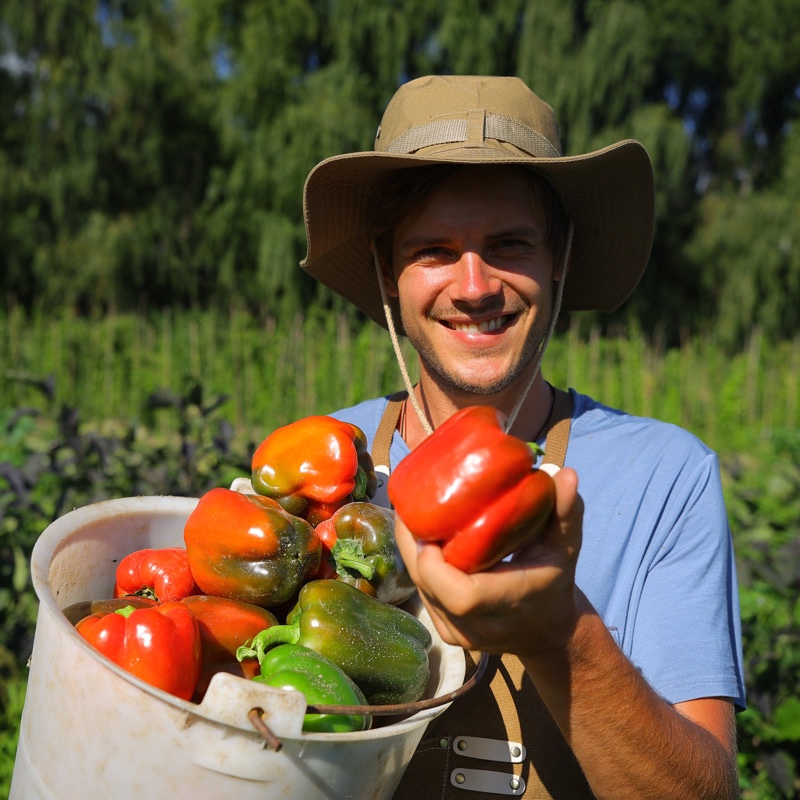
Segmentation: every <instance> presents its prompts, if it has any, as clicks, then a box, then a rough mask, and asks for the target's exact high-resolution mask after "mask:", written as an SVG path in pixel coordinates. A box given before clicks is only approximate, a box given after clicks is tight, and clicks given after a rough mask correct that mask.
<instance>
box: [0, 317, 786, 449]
mask: <svg viewBox="0 0 800 800" xmlns="http://www.w3.org/2000/svg"><path fill="white" fill-rule="evenodd" d="M404 350H405V353H406V355H407V358H408V361H409V364H410V365H411V366H412V376H413V354H412V352H411V350H410V349H409V348H408V346H407V343H404ZM0 364H2V365H3V377H4V378H5V379H6V380H4V381H3V382H2V383H0V408H3V407H5V408H22V407H34V408H37V407H39V408H44V407H45V405H46V402H45V399H44V396H43V395H42V394H41V392H40V391H39V390H38V389H37V388H35V387H36V386H37V381H42V380H44V379H46V378H48V376H52V387H53V391H54V392H55V395H56V399H57V401H58V402H60V403H63V404H65V405H67V406H70V407H75V408H78V409H80V410H81V414H82V415H83V418H84V419H91V420H95V421H97V422H103V421H110V420H131V419H139V418H142V419H143V420H144V421H145V422H147V423H148V424H152V425H155V426H156V427H157V426H158V417H157V414H154V415H152V416H150V415H148V413H147V410H146V409H147V401H148V397H150V396H151V395H152V394H153V393H154V392H157V391H162V392H163V391H168V392H171V393H173V394H174V395H175V396H178V397H183V396H186V394H187V392H188V391H190V389H191V388H192V387H194V386H196V385H200V386H202V390H203V396H204V398H205V400H204V402H206V403H211V402H212V401H213V400H214V399H215V398H217V397H219V396H222V395H224V396H226V397H227V401H226V405H225V407H224V409H223V415H224V416H225V417H226V418H227V419H228V420H229V421H230V423H231V424H232V425H233V426H234V427H235V428H236V429H237V430H240V431H243V432H244V431H248V432H251V434H252V435H253V436H258V435H262V434H263V435H265V434H266V433H267V432H268V431H269V430H271V429H272V428H274V427H277V426H278V425H281V424H285V423H287V422H290V421H292V420H293V419H297V418H299V417H301V416H306V415H308V414H317V413H327V412H330V411H333V410H335V409H337V408H342V407H345V406H348V405H351V404H354V403H357V402H358V401H360V400H362V399H364V398H367V397H372V396H376V395H379V394H384V393H388V392H390V391H394V390H396V389H397V388H400V387H401V386H402V381H401V377H400V371H399V369H398V367H397V364H396V361H395V358H394V354H393V353H392V351H391V345H390V342H389V337H388V335H387V334H386V332H385V331H383V330H381V329H380V328H378V327H377V326H375V325H372V324H364V325H359V324H353V323H352V322H351V321H348V320H347V319H346V318H345V317H343V316H341V315H334V314H327V315H324V314H321V313H311V314H309V315H308V316H306V317H301V316H299V315H298V316H294V317H291V318H288V319H286V320H283V321H281V322H279V323H273V324H271V325H265V326H259V325H258V324H256V323H255V322H254V321H253V319H252V318H251V317H249V316H248V315H246V314H244V313H240V312H232V313H230V314H227V315H224V314H219V313H213V312H205V313H191V312H182V313H171V312H165V313H162V314H160V315H157V316H149V317H146V318H145V317H142V316H136V315H109V316H107V317H104V318H102V319H94V320H88V319H85V318H80V317H72V316H68V315H63V316H58V317H48V316H44V315H40V316H37V317H34V318H33V319H25V318H24V317H23V316H22V315H21V314H18V313H16V312H13V311H12V312H11V313H9V314H7V315H6V316H5V317H2V318H0ZM543 372H544V374H545V375H546V377H548V379H549V380H551V381H552V382H553V383H555V384H557V385H559V386H565V387H566V386H573V387H575V388H577V389H579V390H580V391H583V392H586V393H587V394H590V395H592V396H594V397H596V398H598V399H600V400H602V401H603V402H605V403H607V404H609V405H612V406H617V407H621V408H624V409H626V410H628V411H630V412H632V413H636V414H643V415H646V416H654V417H658V418H660V419H664V420H667V421H670V422H675V423H676V424H679V425H681V426H683V427H685V428H688V429H689V430H691V431H693V432H694V433H696V434H697V435H698V436H700V437H701V438H702V439H704V440H705V441H706V442H707V443H708V444H709V445H710V446H711V447H713V448H714V449H716V450H718V451H719V452H721V453H725V452H730V451H732V450H736V449H747V450H753V449H754V448H759V447H761V446H762V445H764V446H770V445H771V444H773V443H774V441H775V439H776V438H781V437H786V436H789V437H792V436H797V431H798V429H799V428H800V397H798V393H799V391H800V390H799V389H798V386H799V385H800V382H798V380H797V375H798V374H800V336H799V337H796V338H795V339H794V340H793V341H787V342H782V343H779V344H777V345H767V344H766V343H765V342H764V341H763V339H762V337H761V335H760V334H759V332H758V331H756V332H754V334H753V336H752V337H751V340H750V342H749V344H748V346H747V347H746V348H745V349H744V350H743V351H742V352H740V353H737V354H734V355H732V356H731V355H728V354H724V353H722V352H721V351H720V350H719V349H718V348H716V347H715V346H714V345H713V343H710V342H707V341H704V340H688V341H686V342H685V343H684V344H683V345H682V346H681V347H680V348H675V349H665V348H664V347H662V346H661V345H660V344H659V342H658V341H654V340H652V339H648V338H647V337H645V336H644V335H643V334H642V333H641V332H638V331H628V332H625V334H624V335H621V336H616V337H613V338H604V337H601V336H600V335H599V333H598V331H597V330H596V329H590V330H588V331H584V330H583V329H582V328H581V326H580V325H579V324H577V323H573V324H572V325H570V327H569V328H568V329H567V330H566V331H564V332H562V333H560V334H559V335H557V336H556V337H555V338H554V340H553V341H552V342H551V343H550V346H549V348H548V352H547V355H546V358H545V362H544V365H543Z"/></svg>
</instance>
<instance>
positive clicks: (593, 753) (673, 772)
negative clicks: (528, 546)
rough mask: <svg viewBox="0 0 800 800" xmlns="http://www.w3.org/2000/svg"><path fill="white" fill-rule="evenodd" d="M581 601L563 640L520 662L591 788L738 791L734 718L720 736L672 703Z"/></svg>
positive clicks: (658, 794)
mask: <svg viewBox="0 0 800 800" xmlns="http://www.w3.org/2000/svg"><path fill="white" fill-rule="evenodd" d="M580 602H581V603H583V604H584V608H583V609H582V613H581V614H580V616H579V619H578V622H577V624H576V627H575V630H574V632H573V635H572V636H571V638H570V640H569V642H568V644H567V646H566V648H564V649H563V650H559V651H553V652H551V653H547V654H544V655H542V654H538V655H536V656H531V657H524V658H523V663H524V664H525V667H526V669H527V671H528V673H529V674H530V675H531V678H532V679H533V681H534V683H535V684H536V687H537V689H538V691H539V693H540V694H541V696H542V698H543V700H544V701H545V703H546V704H547V706H548V708H549V709H550V713H551V714H552V715H553V717H554V719H555V721H556V723H557V724H558V725H559V727H560V728H561V730H562V732H563V734H564V736H565V738H566V739H567V742H569V744H570V746H571V747H572V750H573V752H574V753H575V755H576V757H577V759H578V761H579V762H580V764H581V766H582V768H583V770H584V773H585V775H586V778H587V780H588V781H589V784H590V785H591V787H592V790H593V791H594V793H595V795H596V796H597V797H598V798H613V800H625V799H626V798H636V800H642V798H648V797H652V798H660V799H661V798H681V800H686V798H714V800H727V798H730V799H731V800H734V798H737V797H738V796H739V789H738V777H737V766H736V757H735V735H734V731H733V729H732V726H733V723H732V722H731V723H730V727H731V730H730V736H729V737H727V738H729V739H730V740H729V741H726V742H725V743H723V741H721V739H726V735H725V733H724V731H723V732H721V733H719V734H718V735H714V734H712V733H711V732H710V731H709V730H706V729H705V728H704V727H703V726H702V725H700V724H698V723H697V722H695V721H693V720H691V719H688V718H687V717H686V716H684V715H683V714H681V713H679V712H678V711H676V710H675V709H674V708H673V707H672V706H670V705H669V704H668V703H666V702H665V701H664V700H663V699H661V698H660V697H659V696H658V695H657V694H656V693H655V692H654V691H653V690H652V688H651V687H650V686H649V685H648V684H647V682H646V681H645V680H644V679H643V678H642V676H641V675H640V673H639V672H638V670H637V669H636V668H635V667H634V666H633V665H632V664H631V663H630V662H629V661H628V660H627V659H626V658H625V656H624V654H623V653H622V652H621V651H620V650H619V648H618V647H617V645H616V643H615V642H614V640H613V639H612V638H611V635H610V634H609V633H608V631H607V630H606V628H605V625H604V624H603V622H602V620H601V619H600V617H599V616H598V615H597V614H596V613H595V612H594V610H593V609H591V607H590V606H589V603H588V602H587V601H586V600H585V599H584V598H582V597H581V600H580ZM722 727H723V729H724V728H725V725H723V726H722ZM718 736H719V737H720V738H718Z"/></svg>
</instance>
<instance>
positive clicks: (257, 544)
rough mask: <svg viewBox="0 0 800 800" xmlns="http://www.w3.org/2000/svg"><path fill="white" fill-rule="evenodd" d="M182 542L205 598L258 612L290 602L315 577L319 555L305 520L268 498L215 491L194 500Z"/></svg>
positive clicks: (313, 534) (320, 547)
mask: <svg viewBox="0 0 800 800" xmlns="http://www.w3.org/2000/svg"><path fill="white" fill-rule="evenodd" d="M183 538H184V542H185V544H186V552H187V553H188V556H189V564H190V566H191V569H192V575H194V579H195V581H196V582H197V585H198V586H199V587H200V588H201V589H202V591H203V592H204V593H205V594H211V595H218V596H220V597H229V598H232V599H233V600H242V601H244V602H246V603H253V604H254V605H257V606H263V607H264V608H271V607H274V606H278V605H280V604H281V603H284V602H286V601H288V600H291V599H293V598H294V597H295V595H296V594H297V592H298V590H299V589H300V586H302V584H303V583H304V582H305V581H306V580H308V579H309V578H311V576H313V575H314V574H316V572H317V570H318V569H319V565H320V557H321V552H322V545H321V543H320V540H319V537H318V536H317V535H316V534H315V533H314V529H313V528H312V527H311V525H310V524H309V523H308V522H307V521H306V520H304V519H301V518H300V517H296V516H294V515H293V514H289V513H287V512H286V511H284V510H283V508H281V506H280V505H279V504H278V503H277V502H276V501H274V500H272V499H270V498H268V497H261V496H260V495H249V494H242V493H241V492H235V491H232V490H231V489H224V488H221V487H220V488H216V489H211V491H209V492H206V494H204V495H203V496H202V497H201V498H200V501H199V502H198V504H197V506H196V507H195V509H194V510H193V511H192V513H191V514H190V515H189V518H188V519H187V520H186V524H185V526H184V530H183Z"/></svg>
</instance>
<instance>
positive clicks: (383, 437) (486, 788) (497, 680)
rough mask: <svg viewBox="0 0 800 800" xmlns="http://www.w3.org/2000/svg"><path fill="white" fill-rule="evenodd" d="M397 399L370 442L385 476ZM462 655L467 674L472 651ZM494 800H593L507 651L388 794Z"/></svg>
mask: <svg viewBox="0 0 800 800" xmlns="http://www.w3.org/2000/svg"><path fill="white" fill-rule="evenodd" d="M554 391H555V399H554V402H553V408H552V410H551V412H550V418H549V419H548V421H547V439H546V442H545V455H544V458H543V462H545V463H551V464H555V465H557V466H559V467H561V466H563V464H564V456H565V454H566V450H567V443H568V441H569V429H570V420H571V417H572V398H571V396H570V395H569V393H568V392H564V391H562V390H560V389H555V390H554ZM405 397H406V392H399V393H397V394H395V395H392V396H391V397H390V398H389V404H388V405H387V407H386V410H385V412H384V414H383V418H382V419H381V423H380V425H379V426H378V431H377V432H376V434H375V439H374V441H373V446H372V460H373V461H374V463H375V465H376V467H378V468H385V472H386V473H388V472H389V464H390V461H389V446H390V444H391V441H392V436H393V434H394V431H395V428H396V427H397V421H398V418H399V415H400V409H401V407H402V403H403V400H404V399H405ZM381 471H384V469H381ZM521 633H522V634H523V635H524V632H521ZM465 655H466V657H467V672H468V674H471V672H472V671H474V669H475V667H476V665H477V663H478V659H479V658H480V653H479V652H477V651H471V652H467V653H466V654H465ZM478 734H479V735H478ZM502 797H523V798H527V799H528V800H546V799H547V798H556V799H557V800H562V799H563V798H568V800H581V798H592V797H594V795H593V794H592V791H591V789H590V788H589V785H588V783H587V782H586V778H585V777H584V775H583V772H582V771H581V768H580V765H579V764H578V762H577V760H576V758H575V756H574V755H573V753H572V750H570V748H569V745H568V744H567V742H566V740H565V739H564V737H563V736H562V734H561V731H560V730H559V729H558V726H557V725H556V724H555V722H554V720H553V718H552V717H551V716H550V712H549V711H548V710H547V707H546V706H545V704H544V703H543V701H542V699H541V697H540V696H539V693H538V692H537V691H536V688H535V686H534V685H533V682H532V681H531V679H530V678H529V677H528V675H527V673H526V672H525V670H524V669H523V667H522V664H521V662H520V661H519V659H518V658H517V657H516V656H513V655H508V654H505V655H503V656H496V655H495V656H490V657H489V663H488V669H487V671H486V674H485V675H484V676H483V678H482V679H481V681H480V682H479V683H478V684H477V686H475V688H473V689H472V690H471V691H470V692H469V693H468V694H466V695H465V696H464V697H461V698H459V699H457V700H455V701H454V702H453V704H452V705H451V706H450V708H448V709H447V710H446V711H445V712H444V713H442V714H441V715H440V716H439V717H437V718H436V719H435V720H434V721H433V722H431V724H430V725H429V726H428V729H427V730H426V731H425V734H424V736H423V738H422V740H421V741H420V743H419V745H418V746H417V749H416V751H415V753H414V756H413V757H412V759H411V762H410V763H409V766H408V768H407V770H406V772H405V774H404V775H403V778H402V780H401V781H400V785H399V786H398V787H397V791H396V792H395V794H394V800H481V798H486V800H492V799H493V798H494V799H496V798H502Z"/></svg>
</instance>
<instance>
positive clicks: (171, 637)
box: [75, 602, 202, 700]
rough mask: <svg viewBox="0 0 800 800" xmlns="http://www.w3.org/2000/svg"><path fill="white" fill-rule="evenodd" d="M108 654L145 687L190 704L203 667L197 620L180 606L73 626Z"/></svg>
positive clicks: (89, 619) (126, 610)
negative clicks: (151, 687) (144, 683)
mask: <svg viewBox="0 0 800 800" xmlns="http://www.w3.org/2000/svg"><path fill="white" fill-rule="evenodd" d="M75 629H76V630H77V631H78V633H80V634H81V636H83V637H84V638H85V639H86V640H87V641H88V642H89V643H90V644H91V645H93V646H94V647H96V648H97V649H98V650H99V651H100V652H101V653H102V654H103V655H104V656H106V657H107V658H109V659H111V661H113V662H114V663H115V664H118V665H119V666H120V667H122V668H123V669H125V670H127V671H128V672H130V673H131V674H132V675H135V676H136V677H137V678H141V680H143V681H145V682H146V683H149V684H151V685H152V686H155V687H156V688H158V689H162V690H163V691H165V692H169V693H170V694H173V695H175V696H176V697H180V698H182V699H183V700H190V699H191V698H192V695H193V694H194V690H195V686H196V685H197V679H198V677H199V675H200V667H201V664H202V645H201V642H200V631H199V629H198V625H197V620H196V619H195V617H194V614H192V612H191V611H190V610H189V608H188V607H187V606H185V605H183V604H182V603H180V602H168V603H162V604H161V605H158V606H154V607H153V608H137V609H134V608H133V607H131V606H128V607H126V608H124V609H120V610H118V611H115V612H112V613H110V614H103V613H99V614H92V615H90V616H88V617H84V618H83V619H82V620H80V621H79V622H78V624H77V625H76V626H75Z"/></svg>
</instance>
